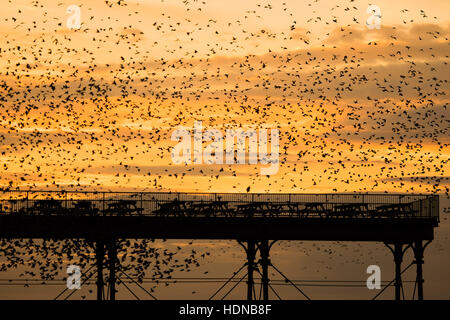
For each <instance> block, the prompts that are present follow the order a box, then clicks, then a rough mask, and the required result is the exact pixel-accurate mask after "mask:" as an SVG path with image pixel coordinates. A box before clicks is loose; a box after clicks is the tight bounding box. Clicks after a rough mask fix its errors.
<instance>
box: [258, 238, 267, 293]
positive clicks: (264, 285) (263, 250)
mask: <svg viewBox="0 0 450 320" xmlns="http://www.w3.org/2000/svg"><path fill="white" fill-rule="evenodd" d="M259 252H260V255H261V269H262V279H261V282H262V290H263V300H265V301H267V300H269V264H270V260H269V241H268V240H263V241H261V244H260V247H259Z"/></svg>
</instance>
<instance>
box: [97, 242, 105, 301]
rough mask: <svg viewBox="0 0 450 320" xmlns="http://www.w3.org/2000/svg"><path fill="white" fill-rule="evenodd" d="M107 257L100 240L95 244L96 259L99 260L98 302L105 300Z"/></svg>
mask: <svg viewBox="0 0 450 320" xmlns="http://www.w3.org/2000/svg"><path fill="white" fill-rule="evenodd" d="M104 256H105V244H104V243H103V241H101V240H98V241H97V242H96V243H95V257H96V260H97V300H103V286H104V282H103V258H104Z"/></svg>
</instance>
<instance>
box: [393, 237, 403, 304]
mask: <svg viewBox="0 0 450 320" xmlns="http://www.w3.org/2000/svg"><path fill="white" fill-rule="evenodd" d="M402 247H403V244H401V243H399V242H396V243H394V252H393V253H394V262H395V300H400V299H401V290H402V261H403V248H402Z"/></svg>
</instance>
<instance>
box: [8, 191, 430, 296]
mask: <svg viewBox="0 0 450 320" xmlns="http://www.w3.org/2000/svg"><path fill="white" fill-rule="evenodd" d="M438 224H439V197H438V196H437V195H429V194H414V195H413V194H387V193H386V194H368V193H364V194H363V193H360V194H357V193H352V194H279V193H277V194H267V193H263V194H256V193H246V194H242V193H164V192H73V191H3V192H0V238H6V239H18V238H21V239H23V238H37V239H56V240H58V239H61V240H63V239H88V240H90V241H92V242H93V243H94V244H95V252H96V257H97V259H96V261H97V263H96V267H97V272H96V274H97V281H96V284H97V299H98V300H103V299H111V300H114V299H115V297H116V283H117V277H116V272H117V266H118V264H119V261H118V258H117V246H116V244H117V241H118V240H119V239H209V240H236V241H238V243H239V244H240V245H241V246H242V247H243V248H244V250H245V253H246V261H245V262H244V264H243V265H242V267H241V268H240V269H239V270H238V272H240V271H241V270H246V274H245V276H244V277H241V278H240V280H239V281H236V284H235V285H234V286H233V288H234V287H236V286H237V284H239V283H240V282H241V281H243V280H244V278H246V284H247V296H246V298H247V299H248V300H254V299H258V298H262V299H264V300H268V299H269V298H270V295H269V292H272V293H273V294H274V295H276V296H277V297H278V298H280V297H279V296H278V294H277V293H276V291H275V290H274V289H273V288H272V286H271V284H270V279H269V268H272V269H273V270H274V271H276V272H277V273H279V274H280V275H281V276H282V277H283V278H284V280H285V281H286V282H287V283H290V284H291V285H293V286H294V287H295V288H296V289H297V290H298V292H299V293H300V294H301V295H302V296H303V297H304V298H306V299H309V297H308V296H307V295H306V294H305V292H304V291H303V290H302V289H301V288H300V286H298V285H296V284H295V283H294V282H293V281H291V280H290V279H288V278H287V277H286V276H285V275H284V274H283V272H282V271H281V270H279V269H278V268H277V267H276V266H275V265H274V264H273V263H272V261H271V259H270V249H271V247H272V245H273V244H274V243H275V242H276V241H279V240H293V241H295V240H300V241H370V242H380V243H383V244H385V245H386V246H387V247H388V248H389V249H390V251H391V252H392V254H393V260H394V268H395V278H394V279H393V280H392V281H391V282H389V283H388V284H387V285H386V286H384V288H383V289H382V290H380V291H379V292H378V294H377V295H376V296H375V297H374V298H377V297H378V296H379V295H381V294H382V293H383V292H384V291H385V290H386V289H387V288H388V287H389V286H391V285H393V286H394V287H395V296H394V298H395V299H396V300H400V299H402V298H404V291H403V284H402V273H403V272H404V271H405V270H406V269H408V268H409V267H410V266H412V265H415V266H416V279H415V287H414V296H415V294H416V291H417V299H419V300H422V299H423V298H424V290H423V282H424V280H423V263H424V250H425V248H426V247H427V245H428V244H429V243H430V242H431V241H432V240H433V238H434V228H436V227H437V226H438ZM408 249H412V250H413V253H414V261H413V262H412V263H411V264H410V265H408V267H407V268H406V269H402V262H403V256H404V254H405V252H406V251H407V250H408ZM257 254H259V257H260V259H259V260H258V261H256V257H257ZM105 255H107V256H108V263H107V264H106V265H104V259H103V257H104V256H105ZM105 269H107V270H108V271H109V277H108V288H109V290H108V293H107V294H105V293H104V286H105V282H104V271H105ZM238 272H235V273H234V274H233V276H231V278H229V279H228V281H226V282H225V283H224V284H223V285H222V286H221V287H220V288H219V289H218V290H217V291H216V292H215V293H214V294H213V295H212V296H211V298H215V297H218V294H219V292H221V290H223V289H224V288H225V286H226V285H227V284H229V283H230V281H232V280H233V278H235V277H236V275H237V273H238ZM256 272H257V273H259V274H260V276H261V288H260V291H259V296H258V294H257V293H256V290H255V280H254V275H255V273H256ZM141 288H142V289H143V290H145V288H143V287H142V286H141ZM233 288H232V289H233ZM232 289H231V290H232ZM231 290H229V291H228V292H227V293H226V295H225V296H224V297H226V296H227V295H228V294H229V292H230V291H231ZM146 292H147V293H148V294H149V295H150V296H151V297H152V298H155V297H154V296H153V295H152V294H151V293H150V292H148V291H146Z"/></svg>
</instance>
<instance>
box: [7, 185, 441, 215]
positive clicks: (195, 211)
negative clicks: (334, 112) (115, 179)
mask: <svg viewBox="0 0 450 320" xmlns="http://www.w3.org/2000/svg"><path fill="white" fill-rule="evenodd" d="M0 214H43V215H45V214H47V215H48V214H74V215H80V214H89V215H144V216H152V215H155V216H168V217H169V216H184V217H195V216H205V215H206V216H227V217H241V216H245V217H258V216H263V217H266V216H271V217H303V218H305V217H328V218H372V217H378V218H386V217H388V218H389V217H395V218H432V219H435V220H436V221H439V197H438V196H436V195H427V194H370V193H360V194H356V193H355V194H333V193H332V194H294V193H292V194H285V193H178V192H177V193H170V192H95V191H90V192H78V191H1V192H0Z"/></svg>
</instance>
